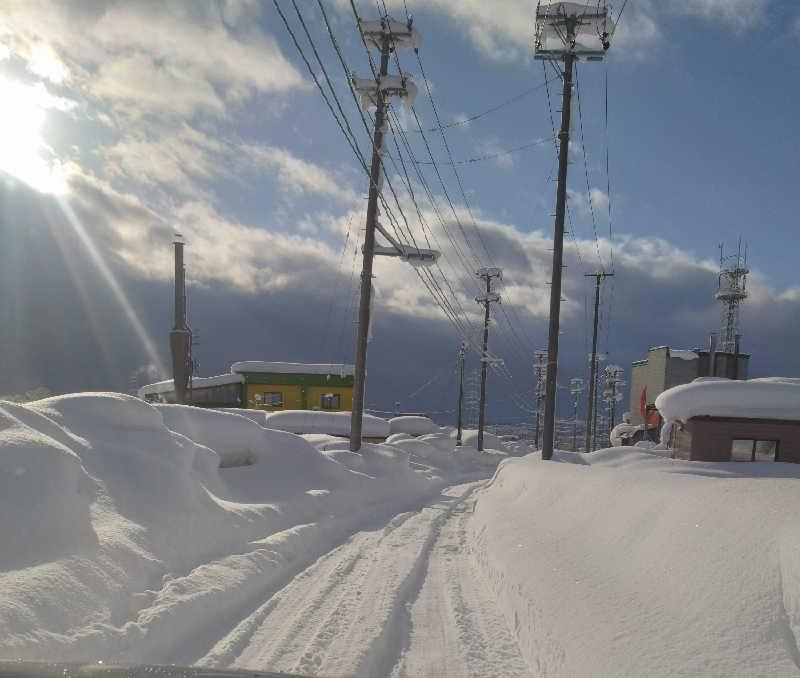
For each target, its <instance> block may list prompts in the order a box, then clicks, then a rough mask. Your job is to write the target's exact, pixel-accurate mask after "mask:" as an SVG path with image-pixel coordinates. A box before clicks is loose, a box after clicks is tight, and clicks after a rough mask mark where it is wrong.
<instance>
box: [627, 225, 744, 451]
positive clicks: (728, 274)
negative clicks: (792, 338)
mask: <svg viewBox="0 0 800 678" xmlns="http://www.w3.org/2000/svg"><path fill="white" fill-rule="evenodd" d="M719 266H720V270H719V275H718V289H717V292H716V293H715V294H714V298H715V299H716V300H717V301H719V302H720V304H721V305H722V317H721V325H720V329H719V333H718V335H717V333H716V332H712V333H711V335H710V339H709V343H708V348H707V349H699V348H696V349H692V350H678V349H671V348H670V347H669V346H656V347H654V348H651V349H650V350H649V351H648V352H647V358H645V359H644V360H637V361H635V362H634V363H632V364H631V391H630V409H629V414H628V422H629V423H630V424H631V425H634V426H642V425H643V424H645V423H646V424H647V426H646V427H645V432H647V431H648V430H649V429H650V428H651V427H652V428H656V429H657V428H658V427H659V426H660V425H661V418H660V416H659V413H658V411H657V410H656V407H655V401H656V398H657V397H658V396H659V395H660V394H661V393H663V392H664V391H666V390H667V389H670V388H672V387H674V386H679V385H680V384H688V383H689V382H691V381H693V380H695V379H697V378H698V377H723V378H725V379H732V380H743V379H747V371H748V367H749V363H750V356H749V355H748V354H744V353H741V352H740V350H739V349H740V345H741V337H742V335H741V333H740V327H739V309H740V306H741V304H742V302H743V301H744V300H745V299H746V298H747V289H746V285H747V274H748V273H749V272H750V270H749V269H748V268H747V249H746V247H745V252H744V254H742V243H741V240H740V241H739V248H738V250H737V252H736V254H734V255H731V256H728V257H726V256H725V254H724V250H723V247H722V245H720V256H719ZM634 442H635V441H634Z"/></svg>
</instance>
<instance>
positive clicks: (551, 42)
mask: <svg viewBox="0 0 800 678" xmlns="http://www.w3.org/2000/svg"><path fill="white" fill-rule="evenodd" d="M609 40H610V32H609V30H608V8H607V7H602V8H601V7H600V6H599V5H598V6H597V7H595V6H592V5H586V4H581V3H577V2H551V3H549V4H546V5H540V6H539V7H538V8H537V10H536V38H535V45H536V52H535V54H534V58H535V59H538V60H546V61H564V60H565V59H566V56H567V54H569V55H570V56H571V57H572V58H573V59H578V60H579V61H602V60H603V57H604V56H605V53H606V50H607V49H608V48H609V47H610V42H609ZM588 41H596V42H597V46H596V47H594V46H592V45H590V44H588Z"/></svg>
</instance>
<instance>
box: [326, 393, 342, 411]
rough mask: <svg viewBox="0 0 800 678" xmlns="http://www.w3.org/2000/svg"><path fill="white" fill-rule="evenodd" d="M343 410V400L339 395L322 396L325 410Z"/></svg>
mask: <svg viewBox="0 0 800 678" xmlns="http://www.w3.org/2000/svg"><path fill="white" fill-rule="evenodd" d="M340 408H341V398H340V396H339V394H338V393H326V394H325V395H323V396H322V409H323V410H338V409H340Z"/></svg>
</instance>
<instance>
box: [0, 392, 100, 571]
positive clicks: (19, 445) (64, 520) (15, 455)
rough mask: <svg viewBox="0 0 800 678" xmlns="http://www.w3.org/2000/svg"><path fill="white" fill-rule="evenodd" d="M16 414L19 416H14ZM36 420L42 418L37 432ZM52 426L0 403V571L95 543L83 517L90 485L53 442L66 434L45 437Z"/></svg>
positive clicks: (77, 465)
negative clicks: (0, 513) (0, 515)
mask: <svg viewBox="0 0 800 678" xmlns="http://www.w3.org/2000/svg"><path fill="white" fill-rule="evenodd" d="M19 413H22V415H23V416H21V417H19V418H18V417H17V416H15V414H19ZM25 414H27V415H28V416H27V417H26V416H25ZM25 419H28V421H30V424H31V425H27V424H25V423H23V421H24V420H25ZM37 420H44V425H42V426H39V427H38V430H37V427H36V424H37V423H40V422H39V421H37ZM55 428H57V427H53V426H50V425H49V423H48V422H47V420H45V419H44V417H37V416H36V415H31V414H30V413H28V412H27V411H26V410H25V409H24V408H23V407H20V406H15V405H12V404H11V403H0V450H1V451H2V454H0V506H2V519H0V544H2V547H1V548H0V570H8V569H16V568H19V567H24V566H26V565H30V564H33V563H37V562H41V561H42V560H47V559H49V558H53V557H58V556H60V555H62V554H64V553H71V552H73V551H74V550H75V549H76V548H80V547H81V546H86V545H91V544H92V543H93V542H95V541H96V536H95V534H94V531H93V530H92V526H91V517H90V513H89V509H90V505H91V503H92V501H93V499H94V495H95V491H96V486H95V483H94V481H93V480H92V479H91V478H90V477H89V474H88V473H87V472H86V469H84V468H83V466H82V464H81V460H80V457H78V456H77V455H76V454H75V453H74V452H72V450H70V449H69V448H68V447H67V446H65V445H64V444H62V443H61V442H59V441H58V438H62V437H68V435H69V434H67V433H66V432H65V431H61V433H60V434H59V435H56V437H52V436H50V435H48V434H47V433H45V431H48V430H49V432H51V433H52V432H53V429H55ZM42 429H44V430H42Z"/></svg>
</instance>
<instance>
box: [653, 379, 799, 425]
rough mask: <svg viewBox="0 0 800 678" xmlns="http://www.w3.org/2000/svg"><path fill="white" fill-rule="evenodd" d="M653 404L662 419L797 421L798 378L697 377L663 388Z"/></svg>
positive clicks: (684, 420)
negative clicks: (685, 382) (709, 418)
mask: <svg viewBox="0 0 800 678" xmlns="http://www.w3.org/2000/svg"><path fill="white" fill-rule="evenodd" d="M655 404H656V408H657V409H658V411H659V412H660V413H661V416H662V417H663V418H664V420H665V421H683V422H686V421H688V420H689V419H691V418H692V417H699V416H710V417H745V418H752V419H789V420H800V379H790V378H786V377H769V378H765V379H750V380H748V381H736V380H732V379H720V378H700V379H695V380H694V381H693V382H691V383H690V384H682V385H680V386H675V387H673V388H670V389H668V390H666V391H664V392H663V393H661V394H660V395H659V396H658V397H657V398H656V403H655Z"/></svg>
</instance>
